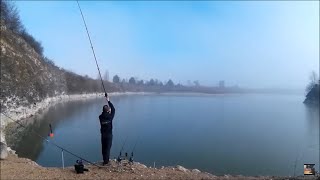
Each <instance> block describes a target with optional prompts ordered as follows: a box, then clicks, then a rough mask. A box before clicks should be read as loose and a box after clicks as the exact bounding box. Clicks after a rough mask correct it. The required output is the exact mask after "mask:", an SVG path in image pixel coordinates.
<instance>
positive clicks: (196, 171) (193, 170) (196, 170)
mask: <svg viewBox="0 0 320 180" xmlns="http://www.w3.org/2000/svg"><path fill="white" fill-rule="evenodd" d="M192 172H193V173H200V172H201V171H200V170H199V169H192Z"/></svg>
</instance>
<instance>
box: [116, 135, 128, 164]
mask: <svg viewBox="0 0 320 180" xmlns="http://www.w3.org/2000/svg"><path fill="white" fill-rule="evenodd" d="M127 139H128V136H127V137H126V139H125V140H124V142H123V143H122V147H121V149H120V153H119V156H118V158H117V161H118V162H121V160H123V158H122V157H123V156H122V150H123V148H124V145H125V144H126V142H127ZM127 156H128V154H127V153H125V157H127Z"/></svg>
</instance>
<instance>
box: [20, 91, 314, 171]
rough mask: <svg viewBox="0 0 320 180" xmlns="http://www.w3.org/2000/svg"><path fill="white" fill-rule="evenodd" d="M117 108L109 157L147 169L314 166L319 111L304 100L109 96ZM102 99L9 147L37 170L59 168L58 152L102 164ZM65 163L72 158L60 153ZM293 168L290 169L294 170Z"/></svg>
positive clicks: (45, 121)
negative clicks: (130, 157) (127, 156)
mask: <svg viewBox="0 0 320 180" xmlns="http://www.w3.org/2000/svg"><path fill="white" fill-rule="evenodd" d="M110 99H111V101H112V102H113V104H114V106H115V108H116V115H115V118H114V124H113V125H114V127H113V145H112V149H111V158H116V157H117V156H118V154H119V152H120V149H121V146H122V145H123V142H124V141H125V139H127V141H126V143H125V144H124V151H123V153H124V152H128V153H131V151H132V149H133V146H134V144H135V143H136V144H137V145H136V148H135V150H134V158H135V160H136V161H139V162H141V163H144V164H146V165H148V166H153V165H154V163H155V165H156V167H161V166H175V165H182V166H184V167H186V168H197V169H199V170H201V171H207V172H210V173H213V174H216V175H223V174H233V175H235V174H242V175H280V176H286V175H293V174H294V173H296V175H301V174H303V164H304V163H315V164H316V168H317V169H318V164H319V108H318V107H309V106H306V105H304V104H303V103H302V102H303V100H304V96H303V94H302V95H283V94H281V95H277V94H239V95H204V94H149V95H120V96H114V97H111V98H110ZM105 103H106V101H105V99H104V98H100V99H89V100H79V101H72V102H65V103H59V104H57V105H56V106H53V107H50V108H49V109H48V110H47V111H46V112H44V113H43V114H42V115H39V116H34V117H33V121H32V123H30V125H29V126H28V129H27V130H26V132H25V133H23V135H22V136H21V137H20V138H21V140H19V142H17V143H16V146H15V147H14V148H15V149H16V150H17V153H18V154H19V156H22V157H27V158H30V159H32V160H34V161H36V162H37V163H38V164H40V165H42V166H48V167H51V166H57V167H61V166H62V163H61V150H59V149H57V148H55V147H54V146H52V145H50V144H48V143H47V142H46V141H44V140H42V139H40V138H39V137H37V136H36V135H34V134H33V133H32V132H31V129H32V130H34V131H36V132H38V133H40V134H41V135H43V136H46V137H47V135H48V133H49V124H50V123H51V124H52V127H53V131H54V138H53V139H50V138H49V137H48V138H49V139H50V140H52V141H54V142H55V143H57V144H59V145H61V146H63V147H65V148H67V149H68V150H70V151H72V152H74V153H76V154H78V155H80V156H83V157H84V158H85V159H88V160H90V161H93V162H97V161H101V159H102V156H101V144H100V124H99V119H98V116H99V115H100V113H101V111H102V106H103V105H104V104H105ZM64 158H65V165H66V166H71V165H73V164H74V163H75V161H76V159H77V158H74V157H73V156H71V155H69V154H67V153H66V152H65V153H64ZM295 166H296V168H295Z"/></svg>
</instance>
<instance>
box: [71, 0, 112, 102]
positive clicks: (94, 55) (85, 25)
mask: <svg viewBox="0 0 320 180" xmlns="http://www.w3.org/2000/svg"><path fill="white" fill-rule="evenodd" d="M77 4H78V7H79V10H80V13H81V17H82V20H83V24H84V27H85V28H86V32H87V35H88V39H89V42H90V45H91V49H92V54H93V57H94V60H95V62H96V65H97V69H98V72H99V76H100V80H101V85H102V88H103V91H104V93H105V96H106V97H107V96H108V94H107V91H106V89H105V87H104V84H103V80H102V76H101V72H100V68H99V65H98V61H97V58H96V53H95V52H94V49H93V44H92V41H91V37H90V34H89V30H88V27H87V23H86V21H85V19H84V16H83V13H82V10H81V7H80V4H79V2H78V0H77Z"/></svg>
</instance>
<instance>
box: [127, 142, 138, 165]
mask: <svg viewBox="0 0 320 180" xmlns="http://www.w3.org/2000/svg"><path fill="white" fill-rule="evenodd" d="M138 140H139V138H137V140H136V142H135V144H134V146H133V148H132V151H131V156H130V159H129V162H131V163H133V152H134V150H135V148H136V145H137V143H138Z"/></svg>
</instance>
